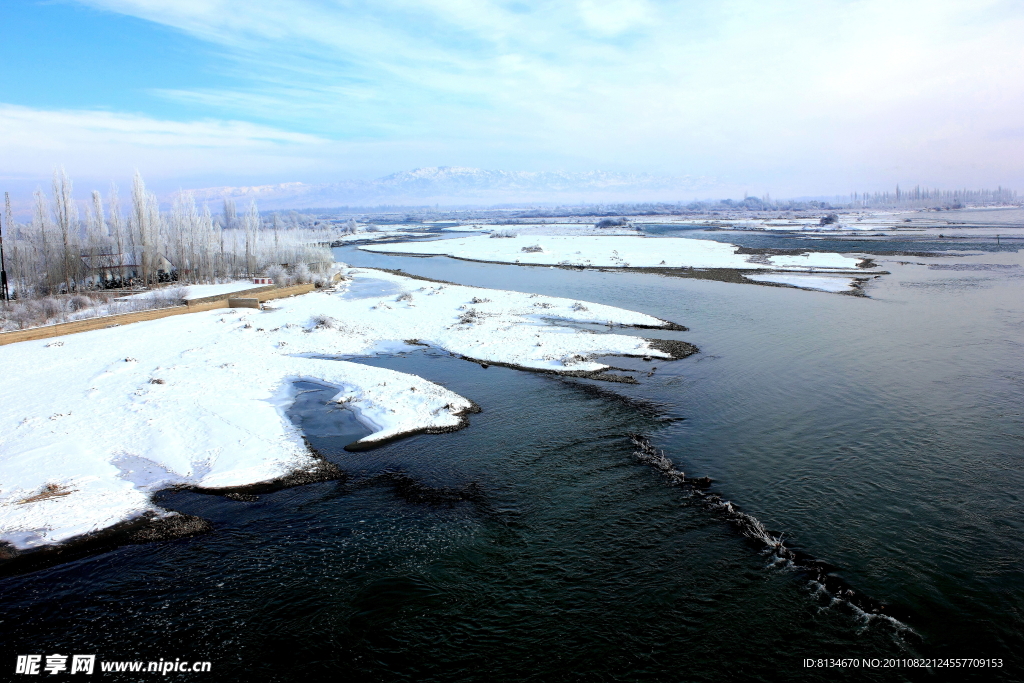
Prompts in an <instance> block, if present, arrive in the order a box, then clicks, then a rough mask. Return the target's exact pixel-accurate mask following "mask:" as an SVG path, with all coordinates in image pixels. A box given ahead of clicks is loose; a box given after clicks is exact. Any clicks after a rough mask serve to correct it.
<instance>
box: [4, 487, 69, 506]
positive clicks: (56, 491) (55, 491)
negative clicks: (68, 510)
mask: <svg viewBox="0 0 1024 683" xmlns="http://www.w3.org/2000/svg"><path fill="white" fill-rule="evenodd" d="M77 490H78V489H68V488H67V487H66V486H61V485H60V484H47V485H46V486H44V487H43V490H42V491H40V492H39V493H37V494H35V495H34V496H29V497H28V498H25V499H24V500H19V501H18V505H24V504H25V503H35V502H37V501H40V500H48V499H50V498H60V497H61V496H67V495H70V494H72V493H74V492H75V491H77Z"/></svg>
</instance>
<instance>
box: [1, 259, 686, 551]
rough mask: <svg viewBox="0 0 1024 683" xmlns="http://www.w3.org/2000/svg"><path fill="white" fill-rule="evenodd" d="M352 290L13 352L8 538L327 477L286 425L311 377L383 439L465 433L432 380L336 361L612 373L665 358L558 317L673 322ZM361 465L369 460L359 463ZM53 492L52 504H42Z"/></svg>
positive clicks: (581, 307) (459, 291) (56, 536)
mask: <svg viewBox="0 0 1024 683" xmlns="http://www.w3.org/2000/svg"><path fill="white" fill-rule="evenodd" d="M345 272H346V274H347V275H348V277H350V278H351V279H349V280H347V281H345V282H343V283H342V284H341V285H340V286H339V288H338V289H337V291H328V292H314V293H310V294H307V295H303V296H297V297H292V298H287V299H280V300H276V301H274V302H272V307H271V306H268V307H267V309H266V310H262V311H259V310H254V309H240V310H231V309H219V310H213V311H206V312H201V313H194V314H189V315H181V316H174V317H170V318H164V319H160V320H154V321H148V322H142V323H136V324H132V325H124V326H120V327H116V328H108V329H104V330H96V331H92V332H85V333H81V334H76V335H69V336H65V337H61V338H58V339H46V340H39V341H29V342H21V343H17V344H10V345H7V346H3V347H0V366H2V367H3V368H4V371H5V382H4V383H3V384H2V385H0V540H2V541H6V542H8V543H11V544H12V545H14V546H15V547H17V548H21V549H28V548H33V547H39V546H43V545H47V544H53V543H59V542H62V541H65V540H68V539H71V538H74V537H76V536H80V535H82V534H85V533H89V532H92V531H97V530H100V529H104V528H107V527H110V526H112V525H114V524H116V523H118V522H121V521H124V520H128V519H133V518H135V517H137V516H139V515H142V514H143V513H146V512H150V511H151V512H155V513H157V514H168V513H166V512H165V511H163V510H161V509H159V508H157V507H156V506H155V505H154V504H153V503H152V502H151V499H150V496H151V494H152V493H154V492H156V491H158V490H160V489H164V488H167V487H170V486H174V485H191V486H199V487H206V488H222V487H236V486H244V485H248V484H254V483H259V482H263V481H268V480H272V479H276V478H279V477H282V476H284V475H286V474H289V473H291V472H293V471H296V470H301V469H309V468H311V467H313V466H314V465H315V464H316V462H317V461H316V459H315V458H314V457H313V456H311V455H310V453H309V451H308V449H307V448H306V446H305V445H304V443H303V441H302V437H301V434H300V433H299V431H298V430H297V429H296V428H295V427H294V426H293V425H292V423H291V422H290V421H289V420H288V418H287V416H286V415H285V410H286V409H287V407H288V406H289V405H290V403H291V401H292V399H293V397H294V395H293V389H292V382H293V381H294V380H298V379H304V380H308V381H314V382H319V383H323V384H327V385H330V386H332V387H335V388H336V389H337V390H338V393H337V395H336V397H335V400H336V401H339V402H343V403H344V404H345V405H346V407H349V408H351V409H352V410H354V411H355V412H356V414H357V416H358V417H359V419H360V420H361V421H363V422H364V423H365V424H366V425H367V426H369V427H370V428H371V429H373V430H374V433H373V434H371V435H370V436H367V437H365V438H364V439H363V440H362V441H380V440H384V439H388V438H391V437H394V436H397V435H400V434H405V433H408V432H413V431H419V430H424V429H444V428H456V427H458V426H460V425H461V424H463V422H464V419H465V418H464V417H463V413H464V412H465V411H467V410H468V409H470V408H471V407H472V403H471V401H469V400H468V399H466V398H463V397H461V396H459V395H458V394H455V393H454V392H451V391H449V390H447V389H445V388H444V387H441V386H439V385H436V384H433V383H431V382H428V381H426V380H424V379H422V378H420V377H417V376H414V375H409V374H406V373H400V372H395V371H393V370H387V369H383V368H375V367H370V366H366V365H360V364H357V363H353V362H349V361H344V360H332V359H328V358H324V356H330V357H341V356H351V355H356V354H363V353H371V352H378V351H396V350H408V349H411V348H414V347H411V346H408V345H407V344H406V343H405V341H404V340H420V342H421V343H427V344H431V345H434V346H437V347H439V348H442V349H445V350H447V351H450V352H452V353H456V354H461V355H466V356H469V357H472V358H475V359H479V360H483V361H491V362H502V363H509V364H516V365H521V366H525V367H530V368H536V369H544V370H552V371H566V370H600V369H602V368H604V367H605V366H603V365H601V364H599V363H596V362H594V361H592V360H590V359H589V358H588V357H589V356H592V355H603V354H631V355H645V356H658V357H665V356H666V355H667V354H665V353H663V352H660V351H657V350H654V349H651V348H649V346H648V344H647V342H645V341H644V340H643V339H640V338H638V337H633V336H627V335H618V334H591V333H587V332H582V331H579V330H573V329H569V328H566V327H559V326H557V325H556V324H553V321H557V320H558V319H562V320H571V321H578V322H597V323H610V324H614V325H637V324H639V325H655V326H657V325H662V324H663V321H660V320H658V319H657V318H653V317H651V316H648V315H644V314H642V313H635V312H632V311H627V310H624V309H619V308H614V307H611V306H603V305H600V304H592V303H586V302H577V301H572V300H567V299H557V298H552V297H543V296H536V295H528V294H522V293H517V292H506V291H498V290H487V289H481V288H474V287H462V286H455V285H442V284H438V283H433V282H426V281H422V280H414V279H411V278H406V277H402V276H399V275H393V274H390V273H384V272H381V271H373V270H349V271H345ZM353 457H357V456H353ZM40 494H43V495H40Z"/></svg>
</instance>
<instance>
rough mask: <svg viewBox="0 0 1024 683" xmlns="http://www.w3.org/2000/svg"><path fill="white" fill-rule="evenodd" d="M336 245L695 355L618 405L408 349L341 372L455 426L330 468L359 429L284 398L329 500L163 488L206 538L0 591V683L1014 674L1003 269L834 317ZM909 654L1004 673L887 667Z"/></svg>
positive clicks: (893, 278)
mask: <svg viewBox="0 0 1024 683" xmlns="http://www.w3.org/2000/svg"><path fill="white" fill-rule="evenodd" d="M733 241H736V240H733ZM751 246H755V245H751ZM772 246H780V247H783V248H789V245H787V244H785V243H773V244H772ZM815 246H816V247H818V248H823V249H828V248H830V245H828V244H824V245H822V244H816V245H815ZM873 246H874V247H875V248H878V249H884V248H885V247H884V246H879V245H877V244H874V245H873ZM918 248H920V247H918ZM943 248H948V247H945V246H944V247H943ZM890 249H894V248H892V247H890ZM843 250H844V251H847V250H848V249H843ZM335 251H336V254H337V256H338V258H339V259H340V260H343V261H345V262H348V263H351V264H355V265H365V266H381V267H388V268H402V269H404V270H406V271H407V272H410V273H415V274H419V275H424V276H428V277H434V278H439V279H444V280H451V281H454V282H459V283H464V284H471V285H479V286H485V287H498V288H504V289H514V290H519V291H524V292H538V293H543V294H547V295H553V296H565V297H570V298H574V299H580V300H585V301H595V302H600V303H605V304H611V305H618V306H623V307H626V308H630V309H634V310H640V311H643V312H646V313H650V314H652V315H656V316H658V317H661V318H665V319H668V320H672V321H675V322H679V323H682V324H684V325H686V326H688V327H689V328H690V331H688V332H657V331H654V332H652V331H649V330H644V331H638V332H637V333H638V334H641V333H642V334H644V335H646V336H659V337H664V338H675V339H683V340H686V341H689V342H692V343H694V344H696V345H697V346H698V347H700V349H701V353H700V354H698V355H696V356H692V357H690V358H687V359H684V360H681V361H675V362H661V361H655V362H654V363H643V362H642V361H640V360H636V359H633V360H625V359H613V360H612V362H613V363H614V364H615V365H618V366H621V367H630V368H634V369H635V370H637V371H638V372H637V373H636V374H637V376H638V377H639V378H640V380H641V383H640V384H638V385H621V384H607V383H600V382H591V381H586V380H567V379H559V378H557V377H553V376H550V375H542V374H535V373H529V372H520V371H516V370H512V369H506V368H501V367H493V366H492V367H490V368H487V369H483V368H481V367H480V366H479V365H476V364H473V363H468V362H465V361H462V360H459V359H457V358H454V357H451V356H449V355H447V354H446V353H443V352H438V351H434V350H417V351H413V352H410V353H408V354H405V355H398V356H381V357H372V358H362V359H357V360H359V362H364V363H369V364H374V365H380V366H385V367H389V368H392V369H395V370H400V371H404V372H410V373H414V374H417V375H421V376H423V377H425V378H427V379H429V380H432V381H435V382H438V383H441V384H444V385H445V386H447V387H449V388H450V389H452V390H454V391H456V392H458V393H460V394H462V395H463V396H466V397H468V398H471V399H473V400H474V401H476V402H477V403H478V404H479V405H480V406H481V407H482V409H483V411H482V412H481V413H479V414H475V415H472V416H471V417H470V426H469V427H468V428H467V429H464V430H462V431H459V432H456V433H452V434H443V435H421V436H416V437H412V438H409V439H405V440H402V441H398V442H394V443H391V444H389V445H387V446H384V447H382V448H379V449H376V450H372V451H368V452H360V453H348V452H346V451H344V450H343V446H344V445H345V444H347V443H349V442H351V441H353V440H354V439H356V438H358V437H359V436H360V435H361V434H363V433H365V430H364V429H363V428H362V427H361V426H360V425H359V423H358V422H356V421H355V420H354V419H352V416H351V415H350V414H349V413H347V412H346V411H344V410H339V409H338V408H336V407H329V406H328V405H327V399H329V398H330V397H331V395H333V393H334V392H333V391H331V390H329V389H325V388H322V387H318V386H317V385H314V384H303V385H301V386H300V390H301V393H300V394H299V396H298V399H297V400H296V403H295V405H294V406H293V408H292V410H291V416H292V418H293V420H295V421H296V422H297V424H299V425H300V426H301V427H302V428H303V430H304V431H305V432H306V434H307V436H308V437H309V439H310V441H311V442H312V443H313V445H314V446H316V447H317V448H318V449H319V450H321V452H323V453H324V454H325V455H326V456H327V457H328V458H329V459H331V460H332V461H334V462H336V463H337V464H339V465H340V466H341V467H342V469H343V470H345V471H346V472H347V473H348V477H347V479H345V480H343V481H340V482H329V483H323V484H314V485H308V486H303V487H299V488H294V489H289V490H284V491H279V492H276V493H272V494H266V495H262V496H260V498H259V500H258V501H256V502H240V501H232V500H226V499H224V498H222V497H216V496H206V495H200V494H196V493H169V492H168V493H163V494H160V495H159V496H158V499H159V502H160V504H162V505H164V506H166V507H168V508H173V509H176V510H181V511H184V512H189V513H192V514H196V515H200V516H202V517H205V518H207V519H209V520H211V521H212V522H213V524H214V526H215V531H214V532H213V533H211V534H207V535H204V536H199V537H196V538H192V539H185V540H179V541H173V542H165V543H156V544H150V545H145V546H131V547H125V548H121V549H119V550H116V551H113V552H109V553H106V554H102V555H95V556H92V557H87V558H84V559H80V560H77V561H74V562H70V563H67V564H63V565H59V566H55V567H51V568H49V569H45V570H41V571H37V572H34V573H31V574H27V575H22V576H15V577H7V578H4V579H2V580H0V619H2V622H0V624H2V626H0V628H2V634H3V640H4V643H3V649H4V651H5V653H7V654H9V655H10V656H9V657H8V660H9V665H10V666H11V667H13V662H14V655H15V654H18V653H32V652H36V653H41V654H49V653H51V652H62V653H65V654H68V653H96V654H98V655H100V658H102V659H108V660H113V659H123V660H129V659H138V660H156V659H159V658H161V657H162V658H165V659H167V658H169V659H173V658H175V657H181V658H187V659H191V660H210V661H211V662H212V669H213V673H212V674H170V677H171V678H177V679H179V680H226V681H294V680H304V681H312V680H353V681H363V680H366V681H391V680H396V681H401V680H407V681H490V680H499V681H501V680H509V681H524V680H532V681H575V680H581V681H591V680H593V681H613V680H615V681H618V680H625V681H648V680H650V681H776V680H793V679H796V678H799V679H800V680H812V681H815V680H820V681H834V680H858V681H859V680H879V681H900V680H915V681H916V680H979V681H990V680H1006V681H1013V680H1021V679H1022V678H1024V669H1022V667H1024V505H1022V492H1024V419H1022V418H1024V363H1022V361H1024V297H1022V296H1021V294H1022V285H1024V268H1022V267H1021V262H1022V261H1024V259H1022V257H1021V255H1020V254H1018V253H1016V252H1013V251H1007V250H1005V249H998V250H997V249H982V250H981V252H982V253H977V254H973V255H970V254H968V255H965V256H961V257H947V258H944V259H941V260H935V261H933V260H927V263H930V264H931V266H929V265H926V264H925V261H923V260H922V259H920V258H915V257H892V258H893V259H899V261H901V262H897V260H892V261H886V262H884V263H882V264H881V265H883V266H884V267H886V269H887V270H889V271H891V275H886V276H883V277H881V278H878V279H874V280H872V281H871V282H870V283H869V284H868V285H867V288H866V292H867V294H868V295H869V297H868V298H858V297H852V296H841V295H836V294H826V293H819V292H810V291H800V290H795V289H788V288H779V287H762V286H755V285H738V284H730V283H723V282H712V281H703V280H694V279H677V278H665V277H660V276H656V275H645V274H629V273H605V272H596V271H584V272H578V271H565V270H561V269H553V268H525V267H516V266H500V265H493V264H477V263H471V262H465V261H457V260H453V259H447V258H441V257H437V258H409V257H395V256H387V255H377V254H370V253H367V252H360V251H357V250H355V249H354V248H351V247H346V248H342V249H337V250H335ZM935 265H938V266H939V268H935V267H933V266H935ZM617 332H625V333H630V331H629V330H624V331H621V330H617ZM652 366H656V367H657V370H656V371H654V372H653V374H651V372H650V371H651V368H652ZM641 370H642V373H641V372H639V371H641ZM648 375H650V376H648ZM630 433H640V434H643V435H646V436H647V437H648V438H650V439H651V441H652V442H653V443H654V445H656V446H657V447H658V448H661V449H664V451H665V453H666V454H667V455H668V457H669V458H671V459H672V460H673V462H674V463H675V464H676V466H677V467H678V468H679V469H682V470H685V471H686V473H687V474H688V475H691V476H709V477H711V478H712V479H713V480H714V484H713V485H712V488H711V490H712V491H714V492H715V493H718V494H719V495H721V496H722V497H723V498H724V499H727V500H729V501H731V502H732V503H734V504H735V505H736V506H737V507H738V508H739V509H741V510H743V511H744V512H746V513H748V514H750V515H753V516H755V517H756V518H757V519H759V520H760V521H761V522H763V523H764V524H765V526H766V527H768V528H769V529H770V530H772V531H773V532H775V533H781V534H784V537H785V539H786V543H787V544H788V545H791V546H792V547H794V548H797V549H800V550H803V551H805V552H807V553H809V554H811V555H813V556H815V557H817V558H820V559H822V560H824V561H827V562H828V563H830V564H831V565H832V566H834V567H835V572H836V573H837V574H838V575H840V576H841V577H842V578H843V579H844V580H845V581H846V583H847V584H848V585H850V586H851V587H853V588H854V589H856V590H857V591H859V592H862V593H863V594H866V595H869V596H871V597H872V598H874V599H877V600H880V601H883V602H885V603H887V604H889V605H891V606H892V607H893V613H894V614H895V615H896V616H898V619H896V620H894V619H888V618H883V617H877V616H875V617H869V616H867V615H865V614H864V613H863V612H860V611H859V610H857V609H855V608H853V607H851V606H850V605H849V604H848V603H844V602H843V601H837V600H831V599H829V598H828V596H826V595H823V594H822V593H821V592H819V591H817V590H816V588H815V585H814V584H813V583H810V582H809V581H808V580H807V578H806V577H805V576H803V575H802V574H800V573H799V572H794V571H792V570H790V569H787V568H785V567H782V566H778V565H774V564H772V563H771V562H770V561H769V558H768V557H767V556H766V555H765V554H763V552H762V549H761V547H759V546H758V545H756V544H754V543H752V542H751V541H749V540H747V539H745V538H744V537H743V536H742V535H741V534H739V533H738V532H737V530H736V528H735V527H734V526H732V525H731V524H729V523H727V521H725V520H724V519H723V518H722V517H721V516H716V515H715V514H713V513H712V512H709V510H708V509H707V507H706V506H703V505H701V504H699V500H698V499H697V498H695V497H694V496H692V495H689V494H688V493H687V492H686V491H685V490H682V489H680V488H677V487H671V486H668V485H667V484H666V482H665V481H664V479H662V478H661V477H660V476H659V475H658V474H657V473H656V472H655V471H653V470H652V469H650V468H649V467H647V466H645V465H642V464H640V463H638V462H637V460H636V459H635V458H634V457H633V456H632V451H633V447H632V445H631V444H630V441H629V439H628V436H627V435H628V434H630ZM805 658H813V659H819V658H833V659H838V658H857V660H858V662H861V661H862V658H864V659H877V660H878V668H869V667H867V666H866V665H864V664H862V665H861V666H859V667H847V668H842V669H840V668H832V669H819V668H806V667H805V666H804V660H805ZM908 658H910V659H913V658H998V659H1001V660H1002V664H1003V666H1002V668H995V669H992V668H988V669H977V668H958V669H955V670H950V669H945V668H941V667H939V666H937V665H936V666H932V667H930V668H883V667H884V665H885V664H886V663H890V664H891V663H893V661H894V660H900V661H902V660H905V659H908ZM887 660H889V661H888V662H887ZM897 663H899V662H898V661H897ZM4 666H7V664H4ZM11 670H13V668H12V669H11ZM15 678H18V677H15ZM149 678H156V675H154V674H149ZM131 680H148V678H146V677H145V676H143V677H139V678H136V679H131Z"/></svg>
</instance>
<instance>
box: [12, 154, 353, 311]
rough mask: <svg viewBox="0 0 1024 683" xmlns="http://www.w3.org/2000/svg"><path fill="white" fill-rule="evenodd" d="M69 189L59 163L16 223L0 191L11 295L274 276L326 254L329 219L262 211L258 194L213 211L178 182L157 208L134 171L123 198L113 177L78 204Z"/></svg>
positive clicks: (323, 264)
mask: <svg viewBox="0 0 1024 683" xmlns="http://www.w3.org/2000/svg"><path fill="white" fill-rule="evenodd" d="M72 191H73V184H72V181H71V179H70V178H69V177H68V175H67V173H66V172H65V171H64V169H63V168H58V169H56V170H55V171H54V174H53V183H52V186H51V193H50V194H49V196H48V195H47V194H46V193H44V192H43V191H42V190H41V189H38V190H36V192H35V193H34V198H33V199H34V201H33V208H32V216H31V219H30V220H28V221H27V222H20V223H19V222H17V221H15V220H14V216H13V212H12V211H11V204H10V199H9V197H7V196H6V193H5V200H6V201H5V206H4V221H3V226H2V227H3V252H4V262H5V269H6V272H7V277H8V282H9V287H10V292H11V295H12V298H31V297H40V296H50V295H54V294H72V293H80V292H84V291H92V290H97V289H128V288H145V287H149V286H152V285H155V284H158V283H161V282H179V283H181V284H191V283H209V282H217V281H220V280H225V279H235V278H240V277H253V276H256V275H261V274H266V273H267V272H268V271H270V270H273V272H274V273H275V274H277V275H278V276H279V277H280V276H281V275H287V274H288V273H295V272H297V271H301V272H304V273H307V274H308V273H309V272H310V271H312V272H313V273H316V272H320V271H323V270H325V269H326V268H328V267H329V266H330V264H331V263H332V262H333V257H332V255H331V252H330V249H329V247H328V246H326V245H328V244H329V243H330V241H331V239H332V231H331V226H329V225H310V224H309V222H306V221H303V220H301V219H299V220H297V216H294V215H293V216H290V217H285V218H284V219H282V218H281V217H280V216H278V215H277V214H274V215H273V216H271V217H269V218H265V217H264V216H262V215H261V214H260V211H259V209H258V208H257V205H256V202H255V201H252V202H250V204H249V206H248V207H245V208H244V209H243V211H241V212H239V211H238V210H237V209H236V207H235V204H234V202H233V201H232V200H230V199H229V200H225V201H224V206H223V212H222V213H221V214H219V215H214V214H212V213H211V211H210V209H209V207H208V206H202V207H200V206H198V205H197V204H196V202H195V200H194V198H193V197H192V195H191V194H190V193H188V192H181V193H178V194H177V195H176V196H175V198H174V200H173V203H172V205H171V207H170V210H168V211H161V209H160V206H159V203H158V201H157V197H156V195H155V194H153V193H152V192H150V191H149V190H147V189H146V184H145V182H144V181H143V178H142V176H141V174H139V173H138V171H136V173H135V175H134V178H133V180H132V186H131V192H130V197H128V201H127V205H125V203H124V202H123V201H122V199H121V195H120V191H119V189H118V187H117V185H115V184H112V185H111V187H110V190H109V192H108V193H107V196H106V197H105V198H104V197H103V196H102V194H101V193H100V192H99V191H96V190H94V191H92V193H91V195H90V198H89V200H88V201H87V202H84V203H83V204H84V212H83V211H81V210H80V209H81V208H83V207H80V205H79V203H78V202H76V201H75V199H74V198H73V195H72ZM83 213H84V216H83V215H82V214H83Z"/></svg>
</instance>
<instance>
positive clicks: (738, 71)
mask: <svg viewBox="0 0 1024 683" xmlns="http://www.w3.org/2000/svg"><path fill="white" fill-rule="evenodd" d="M0 26H2V27H3V31H2V38H3V40H0V62H2V64H3V66H4V68H3V69H2V70H0V132H3V133H4V134H3V135H0V179H3V180H5V181H6V182H8V184H11V183H13V184H15V185H21V184H26V183H35V182H39V181H40V180H44V181H45V179H46V178H47V177H48V175H49V173H50V171H51V170H52V168H53V166H54V165H56V164H64V165H65V166H67V168H68V171H69V172H70V173H71V174H72V175H73V177H76V178H79V179H81V180H82V181H84V182H89V183H103V185H105V184H106V182H107V181H108V180H110V179H122V178H125V177H127V176H128V175H129V174H130V173H131V170H132V169H133V168H136V167H138V168H140V170H142V171H143V173H144V174H145V175H146V176H147V178H149V179H150V182H151V183H155V184H156V185H157V186H161V185H162V186H166V187H171V186H185V187H198V186H208V185H240V184H257V183H273V182H285V181H294V180H301V181H307V182H323V181H331V180H337V179H343V178H365V177H372V176H377V175H383V174H385V173H389V172H392V171H398V170H405V169H410V168H414V167H417V166H439V165H459V166H478V167H483V168H503V169H513V170H532V171H547V170H595V169H601V170H611V171H631V172H636V171H642V172H650V173H655V174H667V175H694V176H706V177H710V178H714V179H716V180H715V181H714V182H715V183H717V187H718V188H720V190H721V192H719V193H725V192H733V193H735V192H739V191H742V190H749V191H750V192H751V193H754V194H761V193H763V192H771V193H772V194H773V195H779V196H785V195H794V194H815V193H833V192H848V191H852V190H873V189H879V188H887V187H890V186H891V185H892V184H895V183H896V182H900V183H902V184H904V185H909V184H914V183H922V184H928V185H938V186H944V187H953V186H958V187H959V186H965V185H967V186H978V185H996V184H1000V183H1001V184H1004V185H1011V186H1014V187H1017V188H1024V169H1022V164H1021V162H1020V159H1022V158H1024V154H1022V152H1024V116H1022V115H1021V113H1020V112H1021V111H1024V40H1021V36H1022V35H1024V7H1022V5H1021V4H1020V3H1018V2H1009V1H1003V0H977V1H974V2H961V1H953V0H929V1H927V2H926V1H923V0H922V1H919V0H900V1H894V0H884V1H883V0H843V1H839V0H833V1H828V0H817V1H814V2H810V1H805V0H789V1H787V2H773V1H772V0H758V1H752V0H725V1H721V0H719V1H715V2H711V1H704V0H695V1H688V2H668V1H658V0H576V1H572V2H569V1H566V2H550V1H549V2H527V1H523V0H513V1H510V2H501V1H497V0H421V1H418V2H416V1H412V0H378V1H377V2H374V3H365V2H347V1H345V0H292V1H291V2H280V1H278V2H272V1H270V0H245V1H242V0H81V1H78V2H76V1H73V0H46V1H41V0H4V2H3V3H0ZM80 184H81V183H80ZM709 192H710V190H709ZM715 193H716V192H711V194H715Z"/></svg>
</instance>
